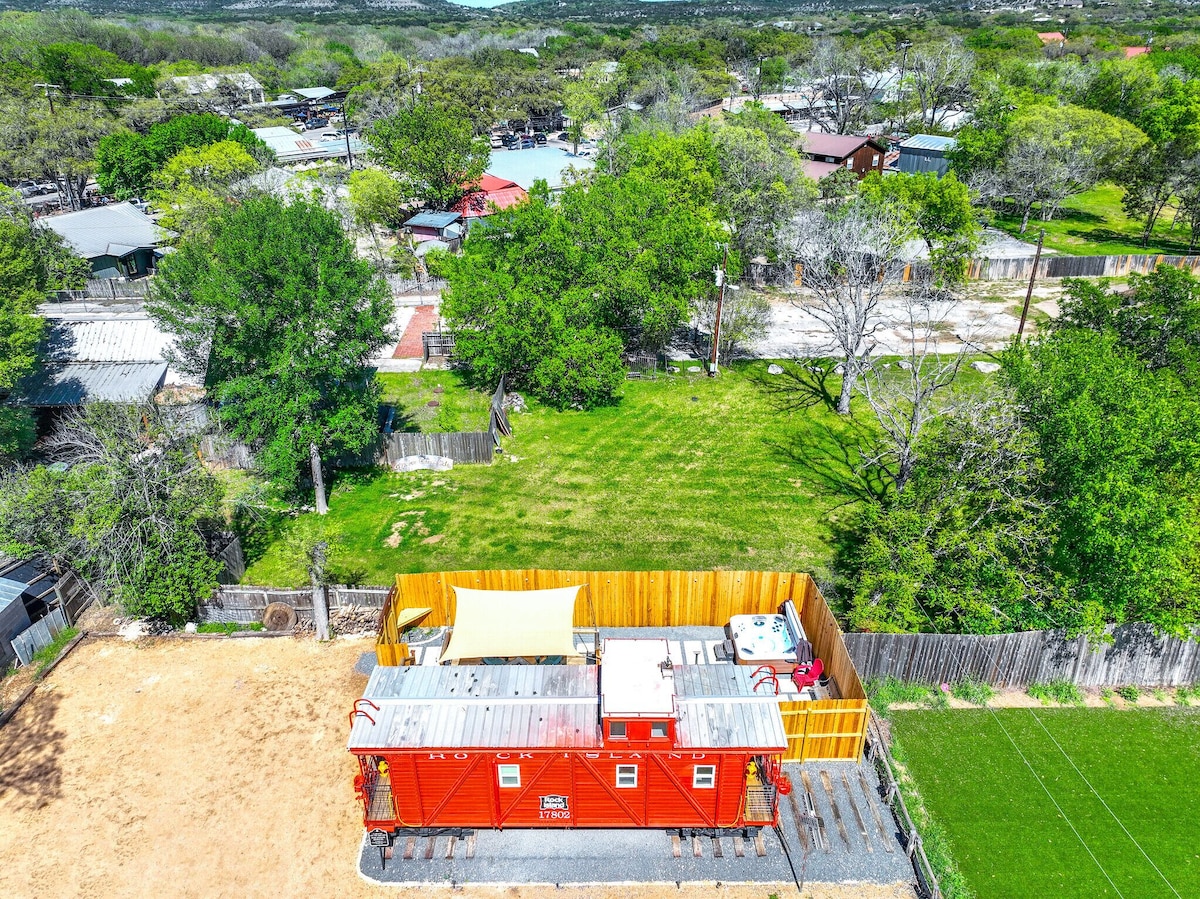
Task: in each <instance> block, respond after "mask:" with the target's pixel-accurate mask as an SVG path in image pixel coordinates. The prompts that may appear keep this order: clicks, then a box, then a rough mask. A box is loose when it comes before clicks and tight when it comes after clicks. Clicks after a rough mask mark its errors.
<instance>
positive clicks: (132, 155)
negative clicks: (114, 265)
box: [95, 113, 274, 199]
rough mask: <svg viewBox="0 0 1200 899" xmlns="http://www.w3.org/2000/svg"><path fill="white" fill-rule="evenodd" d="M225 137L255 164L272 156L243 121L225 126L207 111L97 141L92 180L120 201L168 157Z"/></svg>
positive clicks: (142, 189) (146, 184)
mask: <svg viewBox="0 0 1200 899" xmlns="http://www.w3.org/2000/svg"><path fill="white" fill-rule="evenodd" d="M226 141H233V142H234V143H237V144H240V145H241V146H242V148H243V149H244V150H245V151H246V153H248V154H249V155H250V156H252V157H253V158H254V159H256V160H257V161H258V162H259V163H260V164H265V163H266V162H268V161H270V160H271V159H272V158H274V156H273V154H272V153H271V151H270V150H269V149H268V148H267V145H266V144H264V143H263V142H262V141H261V140H259V138H258V137H257V136H256V135H255V134H254V132H252V131H251V130H250V129H249V128H247V127H246V126H245V125H231V124H230V123H229V120H228V119H225V118H222V117H221V116H218V115H214V114H212V113H202V114H199V115H182V116H176V117H175V118H173V119H169V120H167V121H165V122H159V123H156V124H154V125H151V126H150V130H149V131H148V132H146V134H144V135H142V134H134V133H131V132H128V131H119V132H116V133H115V134H111V135H109V136H107V137H105V138H104V139H103V140H101V141H100V142H99V145H98V146H97V147H96V152H95V156H96V182H97V183H98V184H99V185H100V189H101V190H103V191H104V192H105V193H106V194H109V195H111V196H114V197H117V198H120V199H125V198H128V197H138V196H143V195H144V194H145V193H146V192H147V191H148V190H149V189H150V187H151V185H152V184H153V181H154V176H155V174H156V173H157V172H158V171H159V170H160V169H162V167H163V166H164V165H166V164H167V161H168V160H170V159H171V158H173V157H175V156H177V155H178V154H179V153H181V152H183V151H184V150H188V149H191V150H200V149H203V148H204V147H207V146H210V145H211V144H216V143H222V142H226Z"/></svg>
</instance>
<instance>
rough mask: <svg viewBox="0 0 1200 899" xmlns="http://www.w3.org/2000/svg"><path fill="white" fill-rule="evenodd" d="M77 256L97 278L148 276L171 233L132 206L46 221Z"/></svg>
mask: <svg viewBox="0 0 1200 899" xmlns="http://www.w3.org/2000/svg"><path fill="white" fill-rule="evenodd" d="M42 223H43V224H44V226H45V227H47V228H49V229H50V230H51V231H53V232H55V233H56V234H58V235H59V236H60V237H62V239H63V240H64V241H66V243H67V244H68V245H69V246H70V247H71V249H73V250H74V251H75V252H76V253H78V254H79V255H80V256H82V257H83V258H84V259H86V260H88V261H89V262H91V264H92V273H93V275H94V276H96V277H101V278H114V277H122V276H123V277H136V276H138V275H145V274H148V273H149V272H150V271H151V269H152V268H153V264H154V259H155V257H156V256H158V255H161V253H160V251H159V249H158V248H159V246H160V245H161V244H163V243H164V242H166V240H167V239H168V238H170V237H171V236H173V235H172V232H170V231H168V230H166V229H165V228H160V227H159V226H158V225H156V224H155V223H154V222H153V220H151V218H150V217H149V216H148V215H146V214H145V213H144V212H142V211H141V210H140V209H138V208H137V207H135V206H134V205H132V204H131V203H113V204H110V205H108V206H97V207H95V208H93V209H84V210H82V211H80V212H68V213H67V214H66V215H56V216H52V217H50V218H47V219H43V220H42Z"/></svg>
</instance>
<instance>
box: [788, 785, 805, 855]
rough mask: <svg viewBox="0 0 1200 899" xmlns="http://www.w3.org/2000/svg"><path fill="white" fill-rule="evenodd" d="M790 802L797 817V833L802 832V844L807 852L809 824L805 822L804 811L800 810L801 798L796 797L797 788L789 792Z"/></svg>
mask: <svg viewBox="0 0 1200 899" xmlns="http://www.w3.org/2000/svg"><path fill="white" fill-rule="evenodd" d="M788 803H789V804H790V805H791V806H792V814H793V815H794V816H795V818H796V833H798V834H800V846H801V848H803V849H804V851H805V852H807V851H808V825H807V824H805V823H804V812H802V811H801V810H800V800H799V799H797V798H796V791H795V790H793V791H792V792H790V793H788Z"/></svg>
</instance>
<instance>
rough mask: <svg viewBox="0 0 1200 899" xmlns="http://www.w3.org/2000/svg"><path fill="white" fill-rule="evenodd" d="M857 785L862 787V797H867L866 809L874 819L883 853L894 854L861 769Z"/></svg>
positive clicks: (890, 840)
mask: <svg viewBox="0 0 1200 899" xmlns="http://www.w3.org/2000/svg"><path fill="white" fill-rule="evenodd" d="M858 783H859V786H861V787H862V791H863V795H864V796H866V797H867V807H868V808H869V809H870V810H871V814H872V815H873V816H874V818H875V827H876V828H877V829H878V830H879V839H880V841H882V843H883V849H884V851H885V852H894V851H895V850H894V849H892V842H893V841H892V838H891V835H890V834H888V832H887V829H886V828H885V827H884V826H883V818H882V817H881V816H880V814H879V805H878V803H876V802H875V797H874V796H873V795H871V794H872V793H874V792H875V791H874V790H872V789H871V785H870V784H868V783H867V776H866V775H865V774H863V771H862V768H861V767H860V768H859V769H858Z"/></svg>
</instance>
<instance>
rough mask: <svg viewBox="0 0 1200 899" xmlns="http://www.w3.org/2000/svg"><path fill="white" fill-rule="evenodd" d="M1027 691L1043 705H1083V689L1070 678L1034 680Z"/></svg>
mask: <svg viewBox="0 0 1200 899" xmlns="http://www.w3.org/2000/svg"><path fill="white" fill-rule="evenodd" d="M1026 692H1027V693H1028V694H1029V695H1030V696H1032V697H1033V698H1034V699H1040V700H1041V701H1042V705H1049V704H1050V703H1052V702H1053V703H1055V704H1057V705H1083V691H1082V690H1080V689H1079V687H1077V686H1076V685H1075V684H1073V683H1071V681H1069V680H1061V679H1060V680H1052V681H1034V682H1033V683H1032V684H1030V685H1029V687H1028V689H1027V690H1026Z"/></svg>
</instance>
